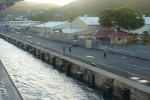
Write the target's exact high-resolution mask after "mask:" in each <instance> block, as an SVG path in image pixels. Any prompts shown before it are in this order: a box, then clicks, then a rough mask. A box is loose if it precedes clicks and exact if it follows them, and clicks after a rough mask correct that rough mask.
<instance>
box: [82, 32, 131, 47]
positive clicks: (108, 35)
mask: <svg viewBox="0 0 150 100" xmlns="http://www.w3.org/2000/svg"><path fill="white" fill-rule="evenodd" d="M85 36H86V37H87V38H88V39H96V40H97V41H99V42H100V43H102V44H112V43H118V44H120V43H127V42H129V41H130V38H131V37H132V34H129V33H127V32H124V31H121V30H97V31H95V32H92V33H90V34H87V35H85Z"/></svg>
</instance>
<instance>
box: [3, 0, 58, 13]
mask: <svg viewBox="0 0 150 100" xmlns="http://www.w3.org/2000/svg"><path fill="white" fill-rule="evenodd" d="M58 7H60V6H58V5H54V4H44V3H42V4H41V3H34V2H26V1H22V2H17V3H16V4H15V5H13V6H11V7H9V8H7V9H5V10H3V11H1V12H0V14H1V15H7V14H15V15H26V14H34V13H40V12H44V11H49V10H51V9H55V8H58Z"/></svg>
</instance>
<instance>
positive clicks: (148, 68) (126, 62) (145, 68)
mask: <svg viewBox="0 0 150 100" xmlns="http://www.w3.org/2000/svg"><path fill="white" fill-rule="evenodd" d="M122 63H124V64H127V65H130V66H135V67H138V68H143V69H147V70H150V68H146V67H143V66H139V65H133V64H129V63H127V62H122Z"/></svg>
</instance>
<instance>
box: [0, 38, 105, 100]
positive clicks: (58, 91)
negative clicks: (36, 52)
mask: <svg viewBox="0 0 150 100" xmlns="http://www.w3.org/2000/svg"><path fill="white" fill-rule="evenodd" d="M0 46H1V48H0V59H1V60H2V62H3V63H4V65H5V67H6V69H7V70H8V72H9V74H10V75H11V78H12V79H13V81H14V83H15V84H16V86H17V88H18V89H19V91H20V92H21V94H22V95H23V97H24V99H25V100H103V98H102V96H101V95H100V94H99V93H97V92H96V91H94V90H93V89H90V88H88V87H87V86H86V85H84V84H83V83H81V82H79V81H76V80H74V79H72V78H68V77H66V75H65V74H63V73H59V72H58V71H57V70H55V69H53V68H52V67H51V66H50V65H47V64H46V63H43V62H42V61H41V60H38V59H35V58H34V57H33V56H32V55H30V54H29V53H27V52H24V51H22V50H20V49H18V48H17V47H15V46H13V45H11V44H8V43H7V42H5V41H3V40H2V39H0Z"/></svg>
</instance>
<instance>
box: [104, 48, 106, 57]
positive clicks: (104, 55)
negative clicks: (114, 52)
mask: <svg viewBox="0 0 150 100" xmlns="http://www.w3.org/2000/svg"><path fill="white" fill-rule="evenodd" d="M104 58H106V49H104Z"/></svg>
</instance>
